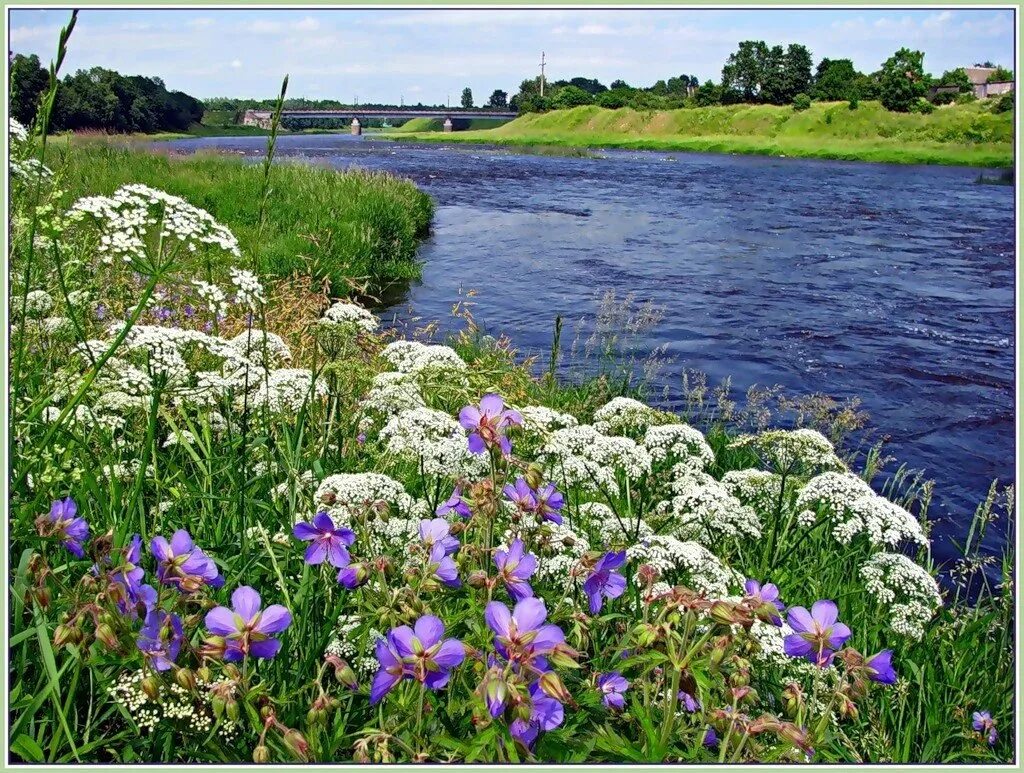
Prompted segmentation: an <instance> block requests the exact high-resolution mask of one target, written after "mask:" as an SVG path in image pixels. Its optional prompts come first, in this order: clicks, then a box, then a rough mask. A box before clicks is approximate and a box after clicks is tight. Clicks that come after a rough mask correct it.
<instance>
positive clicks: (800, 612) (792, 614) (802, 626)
mask: <svg viewBox="0 0 1024 773" xmlns="http://www.w3.org/2000/svg"><path fill="white" fill-rule="evenodd" d="M786 619H787V621H788V622H789V627H790V628H792V629H793V630H794V631H796V632H797V633H810V632H811V631H812V630H814V620H813V619H812V618H811V613H810V612H808V611H807V610H806V609H805V608H804V607H790V608H789V612H788V613H787V615H786Z"/></svg>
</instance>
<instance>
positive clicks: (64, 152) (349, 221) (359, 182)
mask: <svg viewBox="0 0 1024 773" xmlns="http://www.w3.org/2000/svg"><path fill="white" fill-rule="evenodd" d="M52 147H54V148H55V158H53V159H51V164H52V165H53V166H54V167H55V168H56V169H57V170H58V171H59V172H60V173H61V174H62V178H63V179H64V180H65V184H64V186H65V188H66V189H67V195H68V197H69V201H70V200H73V199H74V198H77V197H79V196H87V195H95V194H110V193H113V191H114V190H116V189H117V188H118V187H119V186H121V185H125V184H127V183H145V184H146V185H150V186H153V187H154V188H159V189H161V190H165V191H167V192H169V193H173V194H175V195H177V196H182V197H184V198H186V199H187V200H189V201H191V202H193V203H195V204H196V205H197V206H200V207H203V208H204V209H206V210H208V211H209V212H210V213H211V214H213V216H214V217H216V218H217V219H218V220H220V221H222V222H227V223H231V228H232V229H233V230H234V231H235V233H236V234H237V235H238V237H239V238H240V239H242V240H244V243H246V244H253V245H254V247H255V250H256V255H255V257H256V258H257V259H258V265H259V266H260V268H261V271H262V272H265V273H266V274H269V275H273V276H289V275H291V274H293V273H294V272H302V273H304V274H309V275H312V276H313V277H314V278H316V279H323V278H327V279H329V280H330V281H331V284H332V287H333V288H334V291H335V292H336V293H338V294H344V293H346V292H348V290H349V288H356V289H359V290H363V289H365V290H366V291H367V292H371V293H373V292H376V291H378V290H380V289H381V288H382V287H384V286H387V285H388V284H390V283H392V282H395V281H404V280H408V279H412V278H414V277H417V276H418V275H419V264H418V263H417V261H416V246H417V243H418V241H419V239H420V238H421V237H422V236H424V235H425V234H426V232H427V231H428V229H429V227H430V221H431V218H432V216H433V203H432V202H431V200H430V197H429V196H427V195H426V194H424V193H422V192H421V191H420V190H419V189H417V188H416V186H414V185H413V184H412V183H410V182H408V181H405V180H399V179H397V178H395V177H392V176H390V175H387V174H381V173H375V172H362V171H353V172H344V173H341V172H336V171H333V170H330V169H322V168H317V167H310V166H306V165H298V164H279V165H276V166H275V167H274V173H273V200H272V206H268V207H267V210H266V218H265V222H264V224H263V228H262V232H261V235H260V238H259V239H254V238H253V237H254V236H255V235H256V233H257V230H258V229H259V227H260V225H259V208H260V207H259V202H260V193H259V192H260V189H261V185H262V183H263V170H262V167H260V166H258V165H255V164H248V163H245V162H243V161H241V160H240V159H237V158H231V157H225V156H217V155H212V154H210V155H207V154H200V155H196V156H187V157H186V156H175V155H172V154H165V153H155V152H152V153H151V152H144V151H138V150H131V149H129V148H125V147H123V146H118V145H99V144H93V143H89V144H88V145H78V144H70V145H69V144H67V143H56V144H54V145H53V146H52Z"/></svg>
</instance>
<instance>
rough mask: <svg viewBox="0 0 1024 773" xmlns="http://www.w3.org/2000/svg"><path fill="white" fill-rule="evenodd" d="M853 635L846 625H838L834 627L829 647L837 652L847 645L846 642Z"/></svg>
mask: <svg viewBox="0 0 1024 773" xmlns="http://www.w3.org/2000/svg"><path fill="white" fill-rule="evenodd" d="M852 635H853V634H852V633H851V631H850V627H849V626H848V625H846V623H836V624H835V625H833V626H832V635H831V636H829V637H828V646H830V647H831V648H832V649H834V650H837V649H839V648H840V647H842V646H843V644H845V643H846V640H847V639H849V638H850V636H852Z"/></svg>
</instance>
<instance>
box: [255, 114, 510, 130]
mask: <svg viewBox="0 0 1024 773" xmlns="http://www.w3.org/2000/svg"><path fill="white" fill-rule="evenodd" d="M517 115H518V113H515V112H513V111H511V110H411V109H410V110H406V109H404V108H397V109H371V108H366V109H364V108H346V109H338V110H282V111H281V118H351V119H352V133H353V134H362V133H363V125H362V123H361V122H360V120H359V119H360V118H362V119H364V120H365V119H367V118H444V130H445V131H446V132H450V131H452V128H453V124H452V118H477V119H483V120H486V121H508V120H511V119H512V118H515V117H516V116H517ZM272 117H273V111H272V110H246V111H245V116H244V117H243V118H242V123H243V124H244V125H246V126H259V127H261V128H263V129H269V128H270V122H271V119H272Z"/></svg>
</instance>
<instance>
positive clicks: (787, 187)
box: [173, 135, 1015, 561]
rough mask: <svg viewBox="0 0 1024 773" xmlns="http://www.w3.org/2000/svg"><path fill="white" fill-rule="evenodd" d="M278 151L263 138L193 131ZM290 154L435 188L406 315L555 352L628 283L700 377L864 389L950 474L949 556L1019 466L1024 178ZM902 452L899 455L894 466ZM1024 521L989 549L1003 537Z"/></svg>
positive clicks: (791, 162)
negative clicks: (463, 303) (1017, 375)
mask: <svg viewBox="0 0 1024 773" xmlns="http://www.w3.org/2000/svg"><path fill="white" fill-rule="evenodd" d="M173 146H174V147H175V149H176V150H179V151H183V152H188V151H189V150H193V149H198V148H210V147H216V148H219V149H222V150H225V151H230V152H238V153H242V154H244V155H247V156H249V155H259V154H261V153H262V151H263V148H264V146H265V140H263V139H261V138H246V137H243V138H203V139H196V140H183V141H178V142H175V143H173ZM277 152H278V153H279V154H280V155H281V156H282V157H285V158H299V159H309V160H310V161H312V162H314V163H323V164H328V165H331V166H334V167H338V168H345V167H349V166H353V165H355V166H360V167H365V168H371V169H381V170H387V171H389V172H392V173H394V174H397V175H400V176H403V177H408V178H410V179H412V180H413V181H414V182H415V183H416V184H417V185H419V186H420V187H421V188H422V189H423V190H425V191H426V192H428V193H429V194H430V195H431V196H432V197H433V198H434V200H435V202H436V205H437V213H436V218H435V221H434V227H433V232H432V235H431V237H430V238H429V239H428V240H427V241H426V242H425V243H424V244H423V246H422V247H421V250H420V256H421V258H422V260H423V262H424V265H423V278H422V281H420V282H417V283H415V284H414V285H413V286H412V287H409V288H408V289H407V290H406V291H404V292H402V293H401V294H400V297H397V298H394V299H392V303H391V307H390V309H389V310H388V312H385V316H387V315H388V313H390V314H391V315H393V316H394V318H395V319H396V320H397V321H398V322H399V323H401V322H403V321H404V322H409V323H410V324H419V323H421V322H423V321H426V320H431V319H437V320H440V321H441V323H442V330H445V329H452V328H454V327H457V326H459V324H460V322H459V321H458V320H453V319H452V317H451V308H452V305H453V304H454V303H456V302H457V301H459V300H466V296H465V292H466V291H469V290H473V291H475V295H474V296H473V297H472V298H471V299H470V300H471V301H472V302H473V303H474V304H475V306H474V307H473V313H474V315H475V317H476V319H477V321H478V322H479V323H480V324H481V325H482V326H483V327H484V328H485V329H487V330H488V331H490V332H493V333H495V334H497V333H506V334H508V335H509V336H510V337H511V338H512V340H513V341H514V343H515V344H516V346H517V348H518V349H519V350H520V351H521V352H522V353H524V354H539V355H541V356H542V358H546V354H547V352H548V350H549V347H550V343H551V337H552V330H553V323H554V319H555V317H556V315H562V316H563V317H565V318H566V320H567V321H568V322H569V323H570V324H569V326H568V330H567V332H566V333H565V334H564V336H563V345H564V346H565V347H566V348H568V347H569V344H570V340H569V339H571V337H572V325H571V323H572V322H573V321H575V320H578V319H579V318H581V317H583V316H585V315H589V316H591V317H592V316H593V315H594V314H595V313H596V312H597V309H598V305H599V302H600V299H601V298H602V296H603V295H604V293H605V292H606V291H608V290H614V291H615V292H616V294H617V297H618V298H619V299H622V298H623V297H624V296H626V295H627V294H629V293H632V294H634V296H635V298H636V301H637V302H638V303H639V302H645V301H650V302H652V303H653V304H655V305H657V306H660V307H663V309H664V318H663V320H662V321H661V322H660V324H658V325H657V326H655V327H653V328H651V329H647V330H645V331H643V332H642V333H641V334H640V337H639V341H638V348H637V352H638V354H639V355H640V356H644V355H646V354H649V353H651V352H653V351H655V350H656V349H658V348H659V347H662V348H663V349H664V351H665V353H666V354H667V355H669V356H670V357H671V358H672V362H671V364H670V365H669V367H668V368H667V369H666V370H665V371H664V372H663V373H662V374H661V376H660V377H659V378H660V382H659V386H667V387H668V388H669V390H670V397H671V398H674V399H678V396H679V387H680V373H681V372H682V369H683V368H684V367H685V368H695V369H698V370H701V371H704V372H706V373H707V374H708V376H709V381H711V382H715V381H717V380H719V379H721V378H725V377H731V378H732V383H733V386H734V387H735V389H736V393H737V396H739V395H741V394H742V392H744V391H745V390H746V388H747V387H749V386H751V385H752V384H760V385H773V384H780V385H782V386H783V387H784V388H785V389H786V391H787V392H790V393H793V394H806V393H811V392H825V393H827V394H829V395H832V396H833V397H836V398H840V399H842V398H848V397H858V398H860V399H861V400H862V403H863V408H864V409H866V410H867V411H868V412H869V413H870V417H871V424H872V425H873V427H875V428H877V430H878V432H879V435H883V434H884V435H885V436H888V437H889V438H890V443H889V444H888V446H887V452H888V454H890V455H892V456H894V457H896V459H897V460H898V462H900V463H906V464H907V465H908V466H909V467H911V468H915V469H922V470H924V471H925V472H926V473H927V475H928V476H929V477H932V478H934V479H935V480H936V481H937V483H936V489H935V495H936V496H935V500H934V501H933V504H932V509H931V511H930V513H931V515H932V516H933V518H935V519H936V521H937V522H936V525H935V541H934V546H933V547H934V552H935V555H936V558H938V559H939V560H941V561H949V560H951V559H952V558H953V557H955V555H956V549H955V546H954V544H953V540H962V539H963V536H964V534H965V532H966V529H967V525H968V524H969V522H970V518H971V515H972V514H973V511H974V508H975V506H976V505H977V503H978V502H979V501H981V500H982V499H983V498H984V496H985V493H986V492H987V490H988V486H989V483H990V482H991V480H992V479H993V478H999V479H1000V480H1001V481H1003V482H1006V483H1009V482H1012V480H1013V475H1014V451H1015V445H1014V346H1015V339H1014V279H1015V275H1014V233H1015V231H1014V195H1013V194H1014V192H1013V188H1012V187H1011V186H999V185H981V184H978V183H977V182H976V179H977V177H978V170H975V169H966V168H943V167H928V166H890V165H882V164H864V163H849V162H836V161H813V160H798V159H785V158H763V157H752V156H725V155H705V154H685V153H653V152H625V151H600V152H599V153H595V155H596V157H582V158H577V157H564V156H548V155H531V154H522V153H515V152H512V151H509V150H504V149H497V148H486V147H480V146H459V145H443V144H441V145H438V144H430V145H416V144H406V143H402V144H397V143H391V142H384V141H372V140H369V139H368V138H365V137H364V138H352V137H348V136H343V135H322V136H313V135H305V136H284V137H282V138H280V140H279V143H278V151H277ZM894 466H895V465H891V467H890V469H891V468H892V467H894ZM1004 527H1005V524H997V526H996V527H994V528H992V529H991V530H990V532H989V535H988V538H987V547H988V548H989V549H990V550H991V551H993V552H998V551H999V550H1000V549H1001V547H1002V545H1003V534H1004V533H1005V529H1004Z"/></svg>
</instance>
